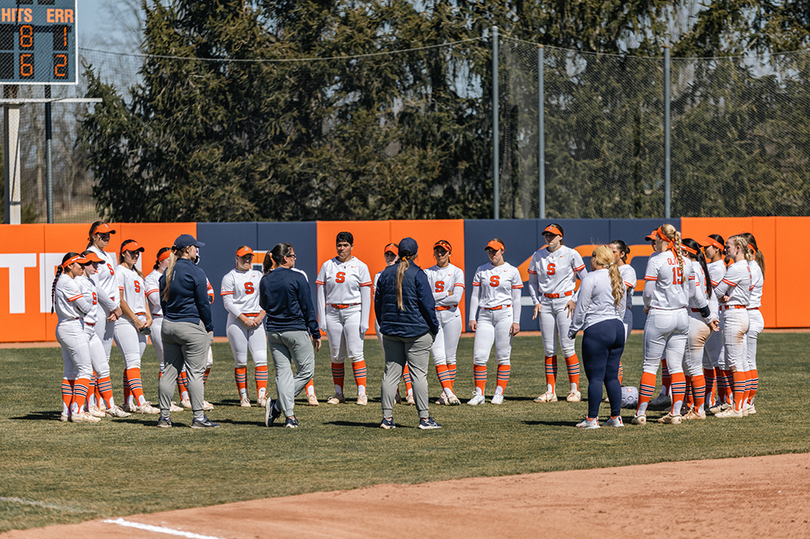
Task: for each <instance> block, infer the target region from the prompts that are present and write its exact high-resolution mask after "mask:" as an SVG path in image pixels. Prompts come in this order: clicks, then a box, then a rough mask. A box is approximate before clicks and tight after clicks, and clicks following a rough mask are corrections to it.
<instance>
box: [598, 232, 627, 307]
mask: <svg viewBox="0 0 810 539" xmlns="http://www.w3.org/2000/svg"><path fill="white" fill-rule="evenodd" d="M591 257H593V260H594V262H596V263H597V264H599V265H600V266H602V267H603V268H607V270H608V275H610V288H611V294H612V295H613V304H614V305H615V306H616V307H618V306H619V305H621V303H622V299H623V298H624V297H625V294H626V293H627V289H626V288H625V286H624V279H622V274H621V272H619V266H618V265H617V264H616V259H615V257H614V256H613V251H611V250H610V248H609V247H608V246H607V245H599V246H598V247H597V248H596V249H594V250H593V253H591Z"/></svg>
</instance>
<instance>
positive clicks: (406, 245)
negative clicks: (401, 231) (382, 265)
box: [399, 238, 419, 256]
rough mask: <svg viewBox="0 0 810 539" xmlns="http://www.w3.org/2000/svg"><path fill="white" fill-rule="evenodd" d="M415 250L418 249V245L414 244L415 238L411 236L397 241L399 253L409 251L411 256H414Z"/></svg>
mask: <svg viewBox="0 0 810 539" xmlns="http://www.w3.org/2000/svg"><path fill="white" fill-rule="evenodd" d="M417 251H419V246H418V245H417V244H416V240H415V239H413V238H404V239H403V240H402V241H400V242H399V254H400V255H401V254H402V253H410V255H411V256H416V253H417Z"/></svg>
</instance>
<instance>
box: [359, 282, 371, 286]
mask: <svg viewBox="0 0 810 539" xmlns="http://www.w3.org/2000/svg"><path fill="white" fill-rule="evenodd" d="M371 285H372V283H371V281H369V282H367V283H360V286H371Z"/></svg>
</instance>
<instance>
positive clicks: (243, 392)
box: [219, 245, 267, 408]
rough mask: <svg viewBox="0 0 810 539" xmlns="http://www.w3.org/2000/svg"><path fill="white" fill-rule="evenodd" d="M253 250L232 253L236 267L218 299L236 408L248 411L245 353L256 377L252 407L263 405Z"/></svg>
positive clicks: (262, 345) (263, 353)
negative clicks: (222, 308) (237, 400)
mask: <svg viewBox="0 0 810 539" xmlns="http://www.w3.org/2000/svg"><path fill="white" fill-rule="evenodd" d="M252 265H253V249H251V248H250V247H248V246H247V245H243V246H241V247H239V248H238V249H237V250H236V267H235V268H234V269H232V270H231V271H230V272H229V273H228V274H227V275H225V277H223V278H222V288H221V290H220V293H219V295H220V296H222V303H223V304H224V305H225V310H226V311H228V322H227V325H226V326H225V328H226V329H225V333H226V334H227V335H228V342H229V343H230V345H231V352H232V353H233V360H234V376H235V378H236V389H237V391H238V392H239V398H240V405H241V406H242V407H243V408H250V398H249V397H248V391H247V358H248V349H250V355H251V357H253V365H254V372H255V376H256V395H257V399H256V404H257V405H258V406H265V405H266V404H267V338H266V336H265V333H264V325H263V324H262V322H263V321H264V315H265V312H264V309H262V308H261V306H260V305H259V294H258V292H259V283H260V281H261V280H262V274H261V273H260V272H258V271H256V270H254V269H251V267H252Z"/></svg>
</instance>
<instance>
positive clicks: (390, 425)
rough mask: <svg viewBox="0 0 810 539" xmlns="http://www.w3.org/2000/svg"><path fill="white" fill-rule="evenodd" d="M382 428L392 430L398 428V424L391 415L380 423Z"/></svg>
mask: <svg viewBox="0 0 810 539" xmlns="http://www.w3.org/2000/svg"><path fill="white" fill-rule="evenodd" d="M380 428H381V429H385V430H391V429H395V428H397V424H396V423H394V418H393V417H389V418H388V419H386V418H383V420H382V423H380Z"/></svg>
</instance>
